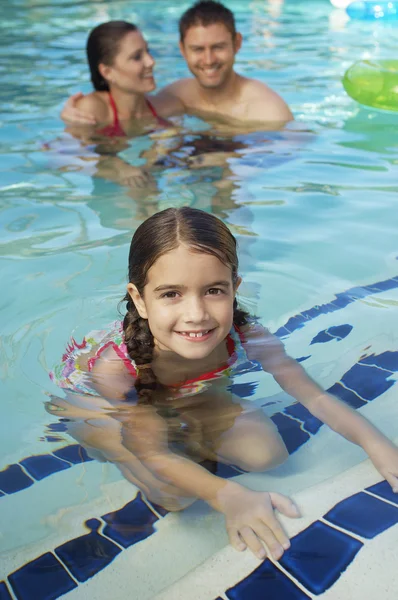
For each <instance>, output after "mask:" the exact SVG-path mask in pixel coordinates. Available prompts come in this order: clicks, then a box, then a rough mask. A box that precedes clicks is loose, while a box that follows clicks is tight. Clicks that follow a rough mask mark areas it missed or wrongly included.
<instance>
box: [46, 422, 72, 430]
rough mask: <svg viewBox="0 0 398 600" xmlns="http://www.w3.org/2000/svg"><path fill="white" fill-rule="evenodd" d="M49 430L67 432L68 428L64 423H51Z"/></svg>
mask: <svg viewBox="0 0 398 600" xmlns="http://www.w3.org/2000/svg"><path fill="white" fill-rule="evenodd" d="M47 429H48V430H50V431H62V432H64V431H67V430H68V426H67V425H66V424H65V423H64V422H62V421H61V422H60V421H57V422H56V423H50V424H49V425H47Z"/></svg>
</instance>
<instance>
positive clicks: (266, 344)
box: [244, 324, 398, 492]
mask: <svg viewBox="0 0 398 600" xmlns="http://www.w3.org/2000/svg"><path fill="white" fill-rule="evenodd" d="M244 336H245V340H246V341H245V343H244V346H245V350H246V353H247V356H248V358H249V360H255V361H257V362H259V363H260V364H261V366H262V368H263V369H264V371H267V372H269V373H271V375H272V376H273V377H274V379H275V380H276V381H277V382H278V383H279V385H280V386H281V388H282V389H283V390H284V391H285V392H287V393H288V394H290V395H291V396H292V397H293V398H295V399H296V400H297V401H298V402H300V403H301V404H303V405H304V406H305V407H306V408H308V410H309V411H310V412H311V414H313V415H314V416H315V417H317V418H318V419H320V420H321V421H322V422H323V423H326V424H327V425H329V427H330V428H331V429H333V430H334V431H336V432H337V433H339V434H340V435H342V436H343V437H345V438H346V439H347V440H349V441H350V442H353V443H354V444H357V445H358V446H361V447H362V448H363V449H364V450H365V452H366V453H367V454H368V456H369V458H370V459H371V460H372V462H373V463H374V465H375V467H376V468H377V469H378V471H379V472H380V473H381V474H382V475H383V477H384V478H385V479H386V480H387V481H388V482H389V484H390V485H391V487H392V488H393V490H394V491H395V492H398V448H397V447H396V446H395V445H394V444H393V443H392V442H391V441H390V440H389V439H388V438H387V437H386V436H385V435H384V434H383V433H382V432H381V431H379V430H378V429H377V428H376V427H375V426H374V425H372V424H371V423H370V422H369V421H368V420H367V419H365V417H363V416H362V415H361V414H360V413H359V412H357V411H356V410H354V409H352V408H351V407H350V406H348V405H347V404H346V403H345V402H342V401H341V400H339V399H338V398H336V397H335V396H333V395H331V394H328V393H327V392H325V390H323V389H322V388H321V387H320V386H319V385H318V384H317V383H316V382H315V381H314V380H313V379H311V377H310V376H309V375H308V374H307V373H306V371H305V370H304V369H303V367H302V366H301V365H300V364H299V363H298V362H297V361H296V360H294V359H293V358H291V357H290V356H288V355H287V354H286V352H285V349H284V346H283V344H282V342H281V341H280V340H278V339H277V338H276V337H275V336H273V335H272V334H270V333H269V331H267V330H266V329H264V328H263V327H262V326H261V325H259V324H256V325H254V326H252V327H250V328H246V330H245V332H244Z"/></svg>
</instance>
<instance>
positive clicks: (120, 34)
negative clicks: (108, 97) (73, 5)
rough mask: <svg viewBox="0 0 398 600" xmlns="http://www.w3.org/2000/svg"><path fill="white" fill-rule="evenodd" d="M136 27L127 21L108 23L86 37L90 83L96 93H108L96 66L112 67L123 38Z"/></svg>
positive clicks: (107, 87) (106, 84)
mask: <svg viewBox="0 0 398 600" xmlns="http://www.w3.org/2000/svg"><path fill="white" fill-rule="evenodd" d="M131 31H138V27H137V26H136V25H134V24H133V23H127V21H108V22H107V23H102V24H101V25H98V26H97V27H95V28H94V29H93V30H92V31H91V33H90V35H89V36H88V40H87V45H86V52H87V61H88V66H89V68H90V73H91V81H92V83H93V86H94V89H95V90H97V91H107V92H108V91H109V85H108V82H107V81H106V80H105V79H104V78H103V77H102V75H101V73H100V72H99V69H98V66H99V65H100V64H101V63H103V64H104V65H112V63H113V61H114V59H115V57H116V55H117V54H118V52H119V48H120V43H121V41H122V40H123V38H124V36H125V35H127V34H128V33H130V32H131Z"/></svg>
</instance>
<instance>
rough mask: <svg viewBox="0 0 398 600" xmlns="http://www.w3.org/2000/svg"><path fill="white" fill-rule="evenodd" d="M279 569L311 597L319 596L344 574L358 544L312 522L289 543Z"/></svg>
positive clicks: (359, 546)
mask: <svg viewBox="0 0 398 600" xmlns="http://www.w3.org/2000/svg"><path fill="white" fill-rule="evenodd" d="M290 542H291V547H290V549H289V550H288V551H287V552H285V553H284V555H283V556H282V558H281V560H280V561H279V562H280V563H281V565H282V566H283V567H284V568H285V569H286V570H287V571H288V572H289V573H291V574H292V575H293V576H294V577H295V578H296V579H297V580H298V581H300V583H302V584H303V585H304V587H306V588H307V589H308V590H309V591H310V592H312V593H313V594H321V593H323V592H325V591H326V590H327V589H329V588H330V586H331V585H333V583H334V582H335V581H337V579H338V578H339V577H340V575H341V573H342V572H343V571H345V569H346V568H347V567H348V565H349V564H350V562H351V561H352V560H353V559H354V557H355V555H356V554H357V552H359V550H360V549H361V547H362V546H363V544H362V542H359V541H358V540H355V539H354V538H352V537H350V536H348V535H346V534H345V533H342V532H341V531H336V529H332V528H331V527H328V526H327V525H325V523H322V522H320V521H315V522H314V523H312V524H311V525H310V526H309V527H307V529H304V531H302V532H301V533H299V534H298V535H296V536H295V537H294V538H292V539H291V540H290Z"/></svg>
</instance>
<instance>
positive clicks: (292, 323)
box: [285, 314, 308, 333]
mask: <svg viewBox="0 0 398 600" xmlns="http://www.w3.org/2000/svg"><path fill="white" fill-rule="evenodd" d="M307 321H308V319H307V318H306V317H305V316H304V315H302V314H298V315H295V316H294V317H290V319H289V320H288V322H287V323H286V324H285V329H287V330H288V331H289V332H290V333H292V332H293V331H296V329H301V327H303V325H304V324H305V323H306V322H307Z"/></svg>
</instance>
